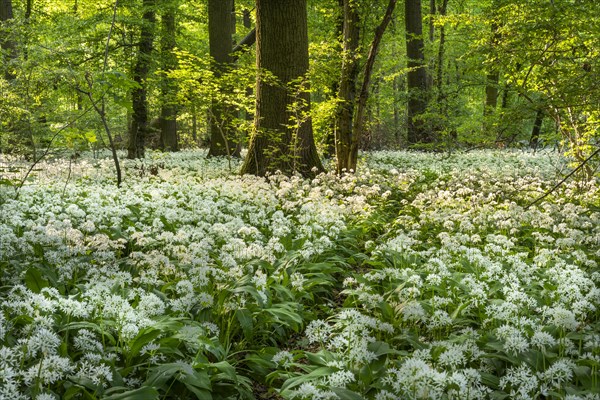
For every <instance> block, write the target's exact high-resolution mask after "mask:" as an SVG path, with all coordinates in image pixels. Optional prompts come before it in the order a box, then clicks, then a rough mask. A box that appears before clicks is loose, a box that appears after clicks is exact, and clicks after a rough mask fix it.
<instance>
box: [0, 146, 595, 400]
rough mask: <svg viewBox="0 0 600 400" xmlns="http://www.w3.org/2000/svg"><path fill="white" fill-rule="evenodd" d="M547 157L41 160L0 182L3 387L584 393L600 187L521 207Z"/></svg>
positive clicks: (47, 393) (330, 395)
mask: <svg viewBox="0 0 600 400" xmlns="http://www.w3.org/2000/svg"><path fill="white" fill-rule="evenodd" d="M4 161H5V162H7V163H8V162H11V163H12V164H11V165H12V168H13V169H11V170H9V169H5V170H4V171H3V172H2V174H3V176H2V178H3V179H4V180H3V182H5V183H7V182H9V181H12V182H16V180H17V178H18V176H17V174H18V173H20V171H21V170H20V169H18V168H14V167H15V165H16V164H15V162H14V161H11V160H6V159H5V160H4ZM563 164H564V162H563V160H561V159H560V157H557V156H556V155H548V154H537V155H532V154H528V153H512V152H483V151H482V152H473V153H469V154H456V155H452V156H443V155H436V154H420V153H393V152H380V153H372V154H367V155H366V156H365V160H364V161H363V163H362V165H361V166H360V170H359V173H358V174H356V175H347V176H344V177H341V178H338V177H335V176H334V175H333V174H323V175H320V176H318V177H317V178H316V179H313V180H303V179H301V178H298V177H292V178H287V177H284V176H281V175H274V176H271V177H270V178H269V179H266V180H265V179H261V178H256V177H251V176H244V177H240V176H236V175H235V174H232V173H230V172H229V168H228V167H229V166H228V161H227V160H207V159H205V158H204V157H203V156H201V155H200V154H198V153H194V152H184V153H179V154H175V155H166V154H165V155H163V154H158V153H155V154H152V156H151V158H150V159H148V160H146V161H145V162H144V163H143V164H142V163H140V162H129V163H127V164H126V165H125V169H126V178H125V184H124V185H123V186H122V187H121V188H120V189H117V188H116V187H115V186H114V184H113V177H112V175H111V169H110V163H109V162H108V161H106V160H102V161H98V160H93V159H88V158H85V157H84V158H83V159H81V160H78V161H76V162H74V163H72V162H69V161H68V160H67V161H65V160H53V161H48V162H46V163H44V164H42V165H41V166H40V167H39V168H37V169H36V171H34V174H33V175H32V178H31V179H29V180H28V182H27V184H26V185H25V186H24V187H23V188H22V189H21V190H20V191H19V197H18V199H15V193H14V190H13V188H12V187H10V185H8V184H4V185H2V186H0V191H1V192H0V194H1V196H0V239H1V240H0V282H1V283H0V286H1V287H0V398H2V399H25V398H34V399H57V398H60V399H99V398H102V399H153V398H161V399H186V398H190V399H191V398H199V399H210V398H213V399H227V398H230V399H236V398H242V399H252V398H284V399H337V398H340V399H377V400H385V399H409V398H423V399H426V398H441V399H444V398H447V399H469V398H471V399H478V398H493V399H503V398H522V399H531V398H557V399H558V398H568V399H600V382H599V379H600V373H599V366H600V320H599V316H600V312H599V310H598V307H599V306H600V270H598V262H599V260H600V191H599V188H598V184H597V182H588V183H585V184H584V183H578V182H576V181H573V182H572V183H569V184H567V185H565V186H563V187H561V188H560V189H559V190H558V191H557V192H555V193H553V194H552V195H550V196H548V197H547V198H546V199H545V200H544V201H542V202H540V203H539V204H537V205H535V206H533V207H531V208H526V206H527V205H528V204H529V203H530V202H531V201H532V200H534V199H535V198H537V197H538V196H540V195H541V194H542V193H543V192H544V191H545V190H546V189H548V188H549V187H550V186H551V185H552V184H553V183H554V182H555V181H556V179H557V176H558V175H557V174H558V172H559V168H560V167H561V166H562V165H563ZM6 165H8V164H6ZM233 167H234V168H235V167H236V166H235V165H234V166H233ZM67 170H68V171H69V172H68V173H67ZM11 171H13V172H11ZM67 176H68V180H67Z"/></svg>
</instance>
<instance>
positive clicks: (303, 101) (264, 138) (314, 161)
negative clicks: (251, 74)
mask: <svg viewBox="0 0 600 400" xmlns="http://www.w3.org/2000/svg"><path fill="white" fill-rule="evenodd" d="M256 46H257V48H256V63H257V67H258V69H259V71H266V72H268V73H269V75H271V74H272V77H267V76H265V74H264V73H263V72H261V73H259V76H258V78H257V85H256V116H255V119H254V132H253V135H252V137H251V139H250V144H249V148H248V155H247V157H246V159H245V161H244V165H243V166H242V171H241V172H242V173H247V174H256V175H260V176H263V175H266V174H267V173H272V172H275V171H277V170H279V171H281V172H283V173H285V174H293V173H300V174H302V175H304V176H310V175H314V172H313V171H314V170H316V171H322V170H323V167H322V165H321V161H320V159H319V156H318V154H317V149H316V146H315V143H314V138H313V131H312V123H311V119H310V116H309V111H310V95H309V92H308V90H307V88H306V83H305V82H304V81H305V78H306V73H307V71H308V32H307V15H306V0H256ZM274 79H276V80H277V82H274ZM299 81H300V82H301V83H300V84H298V82H299ZM290 82H293V84H290Z"/></svg>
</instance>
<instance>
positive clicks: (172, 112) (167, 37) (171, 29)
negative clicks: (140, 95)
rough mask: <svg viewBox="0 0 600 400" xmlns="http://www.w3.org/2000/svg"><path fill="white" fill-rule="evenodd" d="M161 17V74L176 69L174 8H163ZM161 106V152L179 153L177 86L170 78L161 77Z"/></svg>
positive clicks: (166, 5) (169, 6)
mask: <svg viewBox="0 0 600 400" xmlns="http://www.w3.org/2000/svg"><path fill="white" fill-rule="evenodd" d="M163 7H164V8H163V10H164V11H163V15H162V40H161V46H160V47H161V48H160V51H161V58H162V62H163V66H162V69H163V72H164V73H165V74H166V73H169V72H170V71H173V70H174V69H175V68H176V67H177V58H176V56H175V54H174V53H173V51H174V50H175V46H176V40H175V32H176V25H175V8H174V7H173V5H171V4H165V5H164V6H163ZM161 95H162V106H161V110H160V142H161V147H162V149H163V150H166V151H179V141H178V139H177V107H176V106H175V97H176V96H177V85H176V84H175V82H174V81H173V79H172V78H169V77H168V76H165V75H163V76H162V82H161Z"/></svg>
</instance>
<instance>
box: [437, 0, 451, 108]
mask: <svg viewBox="0 0 600 400" xmlns="http://www.w3.org/2000/svg"><path fill="white" fill-rule="evenodd" d="M447 9H448V0H443V2H442V5H441V7H440V8H439V13H440V16H442V17H443V16H445V15H446V10H447ZM445 52H446V26H445V25H442V26H440V44H439V46H438V54H437V62H436V78H435V82H436V85H437V101H438V103H439V104H441V103H443V102H445V99H446V95H445V93H444V54H445Z"/></svg>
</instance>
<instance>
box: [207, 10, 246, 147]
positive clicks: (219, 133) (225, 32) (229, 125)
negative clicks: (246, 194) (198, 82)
mask: <svg viewBox="0 0 600 400" xmlns="http://www.w3.org/2000/svg"><path fill="white" fill-rule="evenodd" d="M233 11H234V1H233V0H209V1H208V36H209V47H210V56H211V58H212V64H211V68H212V71H213V73H214V75H215V77H216V78H219V77H221V75H222V74H223V73H224V72H226V71H227V70H228V69H229V68H231V66H232V64H233V57H232V52H233V40H232V37H233V28H234V27H235V19H234V17H233V15H234V14H233ZM225 97H226V92H224V91H223V88H222V90H221V93H220V96H217V99H216V100H214V101H213V102H212V105H211V107H210V112H209V119H210V124H209V126H210V148H209V150H208V156H209V157H216V156H229V157H231V156H232V157H239V156H240V150H241V147H240V141H239V140H236V134H235V128H234V126H233V122H232V119H233V114H234V112H235V110H233V109H232V107H230V106H227V105H226V104H225V102H224V101H223V100H225Z"/></svg>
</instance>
